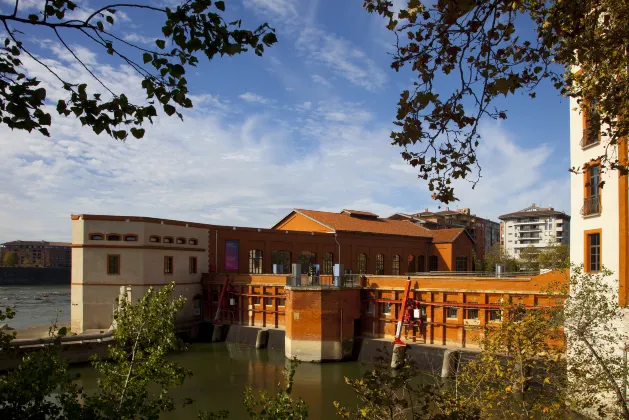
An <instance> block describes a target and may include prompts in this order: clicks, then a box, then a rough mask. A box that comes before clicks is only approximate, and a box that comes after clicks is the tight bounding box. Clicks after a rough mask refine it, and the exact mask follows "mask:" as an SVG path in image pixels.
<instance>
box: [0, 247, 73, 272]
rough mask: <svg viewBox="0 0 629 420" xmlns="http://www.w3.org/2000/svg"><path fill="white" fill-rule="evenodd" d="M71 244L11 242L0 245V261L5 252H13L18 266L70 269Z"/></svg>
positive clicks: (2, 259)
mask: <svg viewBox="0 0 629 420" xmlns="http://www.w3.org/2000/svg"><path fill="white" fill-rule="evenodd" d="M71 245H72V244H70V243H67V242H47V241H11V242H5V243H3V244H0V261H4V256H5V254H6V253H7V252H15V253H16V254H17V258H18V264H19V265H27V266H38V267H70V266H71V265H72V262H71V253H70V247H71Z"/></svg>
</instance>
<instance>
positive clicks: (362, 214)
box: [341, 209, 379, 217]
mask: <svg viewBox="0 0 629 420" xmlns="http://www.w3.org/2000/svg"><path fill="white" fill-rule="evenodd" d="M341 213H347V214H349V215H356V216H367V217H379V216H378V215H377V214H375V213H371V212H368V211H360V210H348V209H343V211H342V212H341Z"/></svg>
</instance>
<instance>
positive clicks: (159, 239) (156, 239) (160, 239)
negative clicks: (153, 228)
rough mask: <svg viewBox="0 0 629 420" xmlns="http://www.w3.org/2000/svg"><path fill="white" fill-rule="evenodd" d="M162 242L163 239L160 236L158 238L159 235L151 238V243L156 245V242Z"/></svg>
mask: <svg viewBox="0 0 629 420" xmlns="http://www.w3.org/2000/svg"><path fill="white" fill-rule="evenodd" d="M161 241H162V238H160V237H159V236H157V235H151V236H149V242H154V243H155V242H161Z"/></svg>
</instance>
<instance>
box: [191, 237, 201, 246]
mask: <svg viewBox="0 0 629 420" xmlns="http://www.w3.org/2000/svg"><path fill="white" fill-rule="evenodd" d="M188 243H189V244H190V245H199V240H198V239H196V238H190V239H188Z"/></svg>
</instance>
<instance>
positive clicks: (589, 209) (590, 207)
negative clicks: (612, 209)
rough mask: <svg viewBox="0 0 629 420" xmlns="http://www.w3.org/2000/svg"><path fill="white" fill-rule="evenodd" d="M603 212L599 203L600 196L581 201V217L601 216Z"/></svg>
mask: <svg viewBox="0 0 629 420" xmlns="http://www.w3.org/2000/svg"><path fill="white" fill-rule="evenodd" d="M602 211H603V205H602V203H601V196H600V195H593V196H591V197H588V198H584V199H583V207H582V208H581V215H582V216H592V215H595V214H601V212H602Z"/></svg>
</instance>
